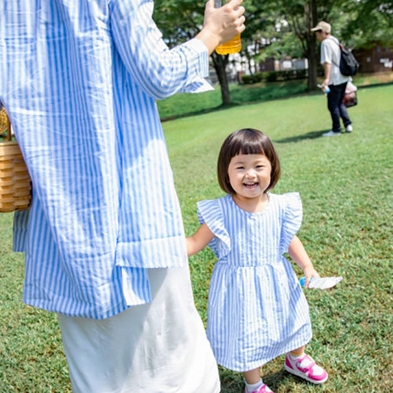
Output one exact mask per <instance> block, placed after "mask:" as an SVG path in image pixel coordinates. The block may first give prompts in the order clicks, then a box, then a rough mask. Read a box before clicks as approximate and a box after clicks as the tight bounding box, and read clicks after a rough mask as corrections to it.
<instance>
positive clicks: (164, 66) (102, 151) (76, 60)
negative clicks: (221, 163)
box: [0, 0, 245, 393]
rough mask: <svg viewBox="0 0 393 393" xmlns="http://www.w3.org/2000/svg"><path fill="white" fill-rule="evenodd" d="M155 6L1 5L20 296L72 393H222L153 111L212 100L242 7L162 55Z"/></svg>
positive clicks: (211, 17)
mask: <svg viewBox="0 0 393 393" xmlns="http://www.w3.org/2000/svg"><path fill="white" fill-rule="evenodd" d="M153 8H154V2H153V0H110V1H109V0H78V1H69V0H56V1H41V0H6V1H1V2H0V102H1V103H2V104H4V107H5V108H6V110H7V112H8V114H9V115H10V119H11V123H12V125H13V130H14V131H15V135H16V138H17V140H18V143H19V145H20V148H21V150H22V152H23V156H24V159H25V161H26V164H27V166H28V169H29V173H30V176H31V179H32V183H33V198H32V205H31V206H30V208H29V209H28V210H26V211H22V212H16V213H15V216H14V217H15V220H14V245H15V248H14V249H15V250H17V251H23V252H25V279H24V295H23V299H24V302H25V303H26V304H29V305H30V306H33V307H39V308H42V309H45V310H48V311H52V312H55V313H57V315H58V320H59V324H60V329H61V333H62V339H63V344H64V350H65V354H66V357H67V361H68V365H69V370H70V378H71V385H72V390H73V392H74V393H110V392H116V393H145V392H156V393H172V392H181V393H218V392H219V391H220V386H219V378H218V369H217V364H216V361H215V359H214V356H213V353H212V351H211V348H210V344H209V342H208V340H207V339H206V333H205V329H204V326H203V323H202V320H201V318H200V316H199V314H198V312H197V310H196V308H195V305H194V299H193V295H192V288H191V281H190V275H189V269H188V264H187V252H186V245H185V241H184V237H185V235H184V228H183V221H182V217H181V210H180V205H179V201H178V198H177V195H176V190H175V185H174V181H173V174H172V169H171V167H170V162H169V158H168V153H167V148H166V143H165V137H164V133H163V130H162V127H161V123H160V118H159V114H158V111H157V105H156V100H159V99H163V98H166V97H169V96H171V95H173V94H175V93H177V92H201V91H206V90H208V89H211V86H210V85H209V84H208V83H207V82H206V80H205V79H204V77H205V76H207V75H208V69H209V61H208V59H209V55H210V54H211V53H212V51H213V50H214V48H215V47H216V46H217V45H220V44H222V43H223V42H225V41H227V40H229V39H231V38H233V37H234V36H235V35H237V34H239V33H241V32H242V31H243V30H244V28H245V27H244V21H245V18H244V16H243V13H244V7H242V6H241V0H231V1H230V2H229V3H228V4H225V6H223V7H221V8H219V9H215V8H214V1H213V0H209V2H208V3H207V5H206V8H205V18H204V26H203V28H202V30H201V31H200V32H199V33H198V34H197V35H196V37H195V38H194V39H191V40H189V41H188V42H185V43H183V44H181V45H178V46H176V47H174V48H171V49H170V48H168V46H167V45H166V43H165V40H164V39H163V37H162V34H161V32H160V30H159V29H158V28H157V26H156V24H155V22H154V20H153V18H152V13H153ZM63 390H66V388H65V387H64V389H63ZM30 391H31V390H30Z"/></svg>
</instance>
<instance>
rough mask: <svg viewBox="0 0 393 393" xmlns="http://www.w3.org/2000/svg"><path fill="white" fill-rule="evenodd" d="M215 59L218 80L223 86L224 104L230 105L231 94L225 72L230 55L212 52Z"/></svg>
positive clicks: (222, 96)
mask: <svg viewBox="0 0 393 393" xmlns="http://www.w3.org/2000/svg"><path fill="white" fill-rule="evenodd" d="M211 57H212V59H213V67H214V69H215V71H216V74H217V78H218V82H219V84H220V87H221V99H222V105H223V106H226V105H230V104H231V94H230V92H229V83H228V78H227V74H226V72H225V70H226V66H227V64H228V55H225V56H221V55H218V54H217V53H216V52H213V53H212V54H211Z"/></svg>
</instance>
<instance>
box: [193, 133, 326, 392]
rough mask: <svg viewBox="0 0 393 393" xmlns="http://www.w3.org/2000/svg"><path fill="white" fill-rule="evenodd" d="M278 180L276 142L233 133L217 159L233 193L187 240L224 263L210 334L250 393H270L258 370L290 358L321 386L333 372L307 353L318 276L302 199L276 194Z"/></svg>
mask: <svg viewBox="0 0 393 393" xmlns="http://www.w3.org/2000/svg"><path fill="white" fill-rule="evenodd" d="M279 177H280V162H279V159H278V156H277V153H276V151H275V149H274V147H273V144H272V142H271V140H270V139H269V138H268V137H267V136H266V135H265V134H263V133H262V132H260V131H258V130H255V129H242V130H239V131H236V132H234V133H232V134H231V135H229V136H228V137H227V138H226V140H225V141H224V143H223V145H222V147H221V151H220V154H219V157H218V182H219V184H220V186H221V188H222V189H223V190H224V191H225V192H226V193H227V195H226V196H224V197H222V198H220V199H218V200H207V201H202V202H199V203H198V216H199V220H200V222H201V224H202V225H201V227H200V228H199V229H198V230H197V232H196V233H195V234H194V235H192V236H190V237H188V238H187V252H188V255H193V254H195V253H197V252H199V251H200V250H202V249H203V248H204V247H205V246H207V245H208V244H210V247H211V248H212V249H213V250H214V252H215V254H216V256H217V258H218V261H217V263H216V265H215V267H214V271H213V275H212V278H211V284H210V291H209V302H208V325H207V335H208V338H209V341H210V343H211V346H212V348H213V351H214V354H215V356H216V359H217V362H218V364H220V365H222V366H224V367H226V368H228V369H230V370H234V371H241V372H243V375H244V378H245V382H246V387H245V393H267V392H272V391H271V390H270V389H269V388H268V387H267V386H266V385H265V384H264V383H263V382H262V379H261V377H260V372H259V368H260V366H262V365H263V364H265V363H267V362H268V361H270V360H271V359H273V358H275V357H277V356H279V355H282V354H284V353H286V359H285V363H284V367H285V369H286V370H287V371H288V372H290V373H292V374H295V375H297V376H299V377H301V378H304V379H305V380H307V381H309V382H312V383H317V384H321V383H324V382H325V381H326V380H327V378H328V374H327V372H326V371H325V370H323V369H322V368H321V367H319V366H318V365H316V363H315V362H314V360H313V359H312V358H311V357H310V356H309V355H306V354H305V352H304V350H305V345H306V344H307V343H308V342H309V341H310V340H311V335H312V333H311V323H310V316H309V309H308V304H307V301H306V298H305V296H304V294H303V291H302V288H301V287H300V284H299V281H298V279H297V277H296V274H295V272H294V270H293V268H292V266H291V264H290V262H289V261H288V260H287V259H286V258H285V257H284V253H286V252H288V254H289V255H290V256H291V258H292V259H293V260H294V261H295V262H296V263H297V264H298V265H299V266H300V268H301V269H302V270H303V271H304V275H305V277H306V286H308V283H309V281H310V279H311V278H312V277H319V274H318V273H317V272H316V270H315V269H314V267H313V265H312V263H311V261H310V259H309V257H308V255H307V253H306V251H305V249H304V247H303V245H302V243H301V242H300V240H299V239H298V237H297V236H295V234H296V232H297V231H298V230H299V228H300V225H301V221H302V205H301V201H300V197H299V194H298V193H288V194H284V195H275V194H272V193H270V192H268V191H269V190H271V189H272V188H273V187H274V186H275V185H276V183H277V181H278V179H279Z"/></svg>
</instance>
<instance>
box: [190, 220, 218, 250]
mask: <svg viewBox="0 0 393 393" xmlns="http://www.w3.org/2000/svg"><path fill="white" fill-rule="evenodd" d="M213 238H214V234H213V232H212V231H211V230H210V229H209V227H208V226H207V225H206V223H203V224H202V225H201V226H200V227H199V229H198V230H197V231H196V232H195V233H194V234H193V235H191V236H189V237H186V243H187V255H188V256H191V255H194V254H196V253H197V252H199V251H201V250H202V249H203V248H205V247H206V246H207V245H208V244H209V243H210V242H211V241H212V240H213Z"/></svg>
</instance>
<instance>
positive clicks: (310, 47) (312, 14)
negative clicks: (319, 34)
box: [306, 0, 319, 91]
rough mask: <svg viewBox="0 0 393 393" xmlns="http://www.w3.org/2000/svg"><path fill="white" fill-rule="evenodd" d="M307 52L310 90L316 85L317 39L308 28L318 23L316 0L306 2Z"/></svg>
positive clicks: (308, 88) (308, 85)
mask: <svg viewBox="0 0 393 393" xmlns="http://www.w3.org/2000/svg"><path fill="white" fill-rule="evenodd" d="M306 10H307V14H308V18H307V19H308V20H307V22H308V23H307V26H306V28H307V30H308V34H307V38H306V41H307V54H306V57H307V59H308V79H307V90H308V91H312V90H315V88H316V86H317V69H318V63H319V59H317V50H316V43H317V40H316V38H315V34H314V33H312V32H311V31H310V30H311V29H312V28H313V27H314V26H316V25H317V23H318V5H317V0H310V1H309V3H308V4H307V8H306Z"/></svg>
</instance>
